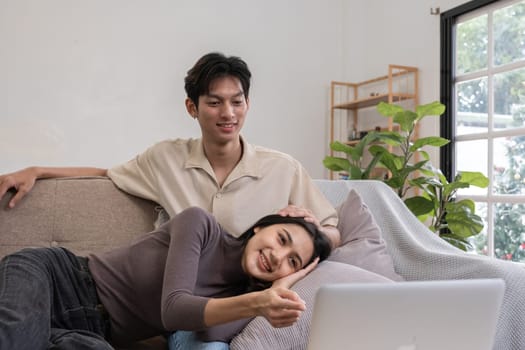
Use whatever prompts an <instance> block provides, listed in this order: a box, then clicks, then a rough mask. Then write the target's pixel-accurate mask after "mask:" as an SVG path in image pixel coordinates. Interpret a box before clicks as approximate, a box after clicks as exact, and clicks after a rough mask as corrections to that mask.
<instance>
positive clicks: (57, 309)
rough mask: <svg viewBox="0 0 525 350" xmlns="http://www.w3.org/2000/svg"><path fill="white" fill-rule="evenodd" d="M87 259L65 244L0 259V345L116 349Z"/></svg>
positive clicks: (38, 349)
mask: <svg viewBox="0 0 525 350" xmlns="http://www.w3.org/2000/svg"><path fill="white" fill-rule="evenodd" d="M107 331H108V321H107V320H106V319H105V317H104V316H103V315H102V313H101V312H100V304H99V301H98V297H97V294H96V289H95V285H94V283H93V279H92V278H91V275H90V273H89V271H88V269H87V261H86V260H82V258H77V257H76V256H75V255H73V254H72V253H70V252H69V251H67V250H65V249H63V248H36V249H24V250H22V251H20V252H17V253H14V254H11V255H8V256H6V257H4V259H2V261H1V262H0V349H17V350H25V349H27V350H44V349H53V350H59V349H64V350H65V349H75V350H83V349H92V350H94V349H96V350H111V349H113V347H111V345H109V343H108V342H107V341H106V340H104V337H106V336H107Z"/></svg>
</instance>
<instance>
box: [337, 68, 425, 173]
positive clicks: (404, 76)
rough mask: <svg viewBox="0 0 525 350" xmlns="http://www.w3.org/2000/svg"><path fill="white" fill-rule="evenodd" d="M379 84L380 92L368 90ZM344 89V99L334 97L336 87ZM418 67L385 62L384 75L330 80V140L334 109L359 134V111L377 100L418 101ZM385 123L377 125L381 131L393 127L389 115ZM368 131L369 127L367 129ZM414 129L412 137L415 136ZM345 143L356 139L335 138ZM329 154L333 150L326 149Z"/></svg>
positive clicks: (354, 141)
mask: <svg viewBox="0 0 525 350" xmlns="http://www.w3.org/2000/svg"><path fill="white" fill-rule="evenodd" d="M377 86H379V87H380V88H381V89H382V90H383V91H381V92H377V91H372V92H370V91H371V90H372V89H373V88H374V87H377ZM338 89H339V90H345V91H346V94H345V95H346V98H336V95H337V94H336V90H338ZM418 90H419V86H418V69H417V68H416V67H410V66H401V65H395V64H389V65H388V74H386V75H383V76H380V77H375V78H372V79H369V80H365V81H362V82H358V83H350V82H341V81H332V82H331V84H330V143H332V142H334V141H336V136H335V119H336V111H337V110H342V111H347V114H346V116H347V117H348V115H349V114H350V113H351V114H352V116H353V118H352V123H351V128H355V129H356V130H357V131H358V132H357V133H359V128H358V126H359V111H360V110H361V109H366V108H371V107H375V106H377V105H378V104H379V103H380V102H387V103H397V102H401V101H406V100H413V104H414V106H417V105H418V103H419V95H418ZM385 120H386V121H387V122H386V125H383V124H381V125H380V127H381V130H389V131H392V130H394V127H395V125H394V123H393V121H392V118H388V119H385ZM351 128H349V127H348V125H347V127H346V130H343V131H344V134H345V135H348V134H349V130H351ZM368 129H369V130H370V128H368ZM418 136H419V135H418V130H416V132H415V135H414V139H416V138H418ZM339 141H341V142H344V143H346V144H349V145H353V144H355V143H357V142H358V140H348V139H345V140H339ZM330 155H331V156H333V155H334V152H333V151H332V150H330ZM333 176H334V173H333V172H330V179H333Z"/></svg>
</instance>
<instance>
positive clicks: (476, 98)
mask: <svg viewBox="0 0 525 350" xmlns="http://www.w3.org/2000/svg"><path fill="white" fill-rule="evenodd" d="M487 91H488V90H487V78H480V79H475V80H469V81H465V82H462V83H458V84H457V85H456V107H457V110H456V134H457V135H465V134H471V133H478V132H486V131H487V127H488V114H487V109H488V107H487V104H488V103H487Z"/></svg>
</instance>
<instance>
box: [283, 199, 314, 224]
mask: <svg viewBox="0 0 525 350" xmlns="http://www.w3.org/2000/svg"><path fill="white" fill-rule="evenodd" d="M277 214H279V215H282V216H292V217H298V218H304V220H305V221H307V222H310V223H312V224H314V225H316V226H317V227H319V228H320V227H321V223H320V222H319V220H318V219H317V217H315V215H314V213H313V212H312V211H311V210H310V209H306V208H302V207H299V206H297V205H293V204H289V205H288V206H287V207H286V208H282V209H281V210H279V211H278V212H277Z"/></svg>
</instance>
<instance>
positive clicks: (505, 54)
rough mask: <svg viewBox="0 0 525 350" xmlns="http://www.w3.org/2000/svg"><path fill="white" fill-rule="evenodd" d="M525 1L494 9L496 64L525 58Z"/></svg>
mask: <svg viewBox="0 0 525 350" xmlns="http://www.w3.org/2000/svg"><path fill="white" fill-rule="evenodd" d="M524 16H525V1H522V2H519V3H516V4H513V5H511V6H507V7H504V8H502V9H499V10H496V11H494V25H493V33H494V34H493V35H494V65H495V66H499V65H503V64H508V63H512V62H516V61H519V60H523V59H525V21H524V20H523V18H524Z"/></svg>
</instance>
